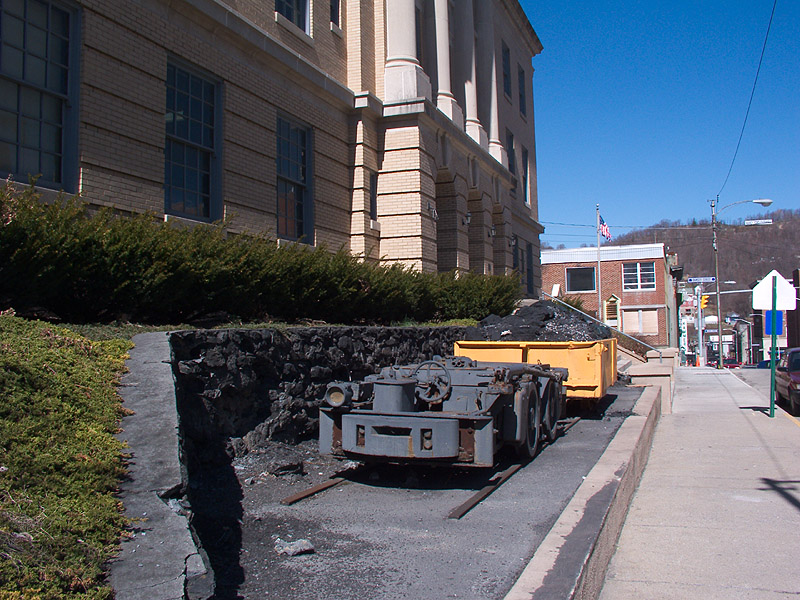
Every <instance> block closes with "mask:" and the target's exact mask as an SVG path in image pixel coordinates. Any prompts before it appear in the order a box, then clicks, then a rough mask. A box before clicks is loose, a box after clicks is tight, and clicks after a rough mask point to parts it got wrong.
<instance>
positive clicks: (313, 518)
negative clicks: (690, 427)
mask: <svg viewBox="0 0 800 600" xmlns="http://www.w3.org/2000/svg"><path fill="white" fill-rule="evenodd" d="M640 393H641V388H636V387H626V386H623V385H617V386H614V387H613V388H611V390H609V396H608V397H607V398H606V401H605V403H604V404H601V405H600V406H599V407H597V408H596V409H595V410H594V411H593V412H590V413H585V414H583V415H582V419H581V420H580V421H579V422H578V423H577V424H576V425H574V426H573V427H572V428H570V429H569V430H568V431H567V432H566V433H565V434H564V435H563V436H561V437H560V438H559V439H558V440H556V442H555V443H554V444H552V445H550V446H547V447H545V448H544V450H543V451H542V453H541V454H540V455H539V456H538V457H537V458H536V459H535V460H534V461H533V462H531V463H530V464H528V465H526V466H525V467H524V468H523V469H521V470H520V471H518V472H517V473H516V474H515V475H514V476H513V477H512V478H511V479H510V480H509V481H508V482H506V483H505V484H504V485H503V486H502V487H501V488H500V489H498V490H497V491H496V492H495V493H494V494H492V495H491V496H490V497H489V498H488V499H486V500H484V502H483V503H481V504H480V505H478V506H477V507H476V508H474V509H473V510H472V511H471V512H469V513H468V514H467V515H466V516H465V517H464V518H462V519H461V520H451V519H448V518H447V514H448V513H449V512H450V510H452V509H453V508H455V507H456V506H458V505H459V504H461V503H462V502H464V501H465V500H467V499H468V498H469V497H470V496H471V495H472V494H473V493H474V492H475V491H476V490H478V489H480V487H482V486H483V485H484V484H485V483H486V482H487V481H488V479H490V478H491V477H492V476H493V474H494V473H486V472H483V471H480V470H462V471H456V470H449V469H443V468H439V469H431V468H422V467H420V468H416V469H409V468H402V467H383V468H373V469H371V470H363V471H360V472H354V473H358V475H357V476H356V475H353V476H352V477H351V478H350V480H349V481H348V483H346V484H343V485H341V486H338V487H336V488H333V489H330V490H327V491H325V492H323V493H321V494H319V495H317V496H315V497H313V498H309V499H307V500H304V501H302V502H300V503H298V504H295V505H293V506H283V505H281V504H280V500H281V499H282V498H285V497H287V496H289V495H292V494H294V493H296V492H298V491H301V490H304V489H306V488H308V487H310V486H312V485H315V484H316V483H319V482H321V481H324V480H327V479H328V478H329V477H330V476H331V475H333V474H334V473H335V472H336V471H338V470H340V469H341V468H342V467H343V466H344V464H343V463H341V462H339V461H335V460H332V459H330V458H329V457H325V456H320V455H319V454H318V452H317V450H316V444H315V443H314V442H305V443H303V444H301V445H299V446H284V445H280V444H272V445H270V446H268V447H265V448H263V449H261V450H259V451H258V452H253V453H250V454H248V455H246V456H243V457H240V458H236V459H234V461H233V462H232V464H230V465H226V466H224V467H219V468H218V469H216V470H206V471H205V472H204V476H203V481H198V480H194V481H192V483H191V484H190V485H192V487H193V497H194V499H193V508H194V511H195V517H194V525H195V527H196V530H197V531H198V534H199V537H200V539H201V541H202V543H203V545H204V547H205V550H206V551H207V552H208V554H209V556H210V559H211V563H212V565H213V567H214V569H215V572H216V574H217V582H218V586H217V597H218V598H246V599H251V598H252V599H256V598H281V599H283V598H286V599H316V598H320V599H322V598H324V599H326V600H327V599H337V600H349V599H359V600H362V599H364V598H382V599H387V600H392V599H405V598H423V597H425V598H467V599H473V600H474V599H483V598H501V597H502V596H503V595H504V594H505V592H506V591H507V590H508V589H509V588H510V586H511V585H512V583H513V582H514V580H515V579H516V577H517V576H518V574H519V573H520V572H521V570H522V569H523V568H524V566H525V564H527V561H528V560H529V559H530V557H531V556H532V555H533V552H534V550H535V549H536V547H537V546H538V544H539V543H540V542H541V540H542V539H543V538H544V536H545V535H546V533H547V531H548V530H549V529H550V527H551V526H552V524H553V523H554V522H555V520H556V518H557V517H558V515H559V514H560V513H561V511H562V510H563V508H564V506H566V504H567V502H568V501H569V499H570V498H571V497H572V494H573V493H574V491H575V489H577V487H578V486H579V485H580V483H581V481H582V478H583V477H584V476H585V475H586V474H587V473H588V472H589V470H590V469H591V467H592V466H593V465H594V463H595V462H596V460H597V458H598V457H599V456H600V454H602V452H603V450H604V449H605V447H606V445H607V444H608V442H609V441H610V440H611V438H612V437H613V435H614V434H615V433H616V431H617V429H618V427H619V426H620V424H621V423H622V421H623V420H624V419H625V417H626V416H627V415H628V414H630V409H631V408H632V406H633V404H634V403H635V401H636V400H637V399H638V397H639V395H640ZM299 465H302V474H301V473H298V472H297V470H298V466H299ZM502 466H505V465H501V467H502ZM278 538H280V539H281V540H283V541H287V542H293V541H297V540H301V539H306V540H308V541H310V542H311V544H313V546H314V548H315V552H314V553H311V554H300V555H297V556H287V555H285V554H278V553H277V552H276V550H275V542H276V540H277V539H278Z"/></svg>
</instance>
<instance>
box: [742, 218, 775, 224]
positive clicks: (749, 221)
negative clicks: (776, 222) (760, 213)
mask: <svg viewBox="0 0 800 600" xmlns="http://www.w3.org/2000/svg"><path fill="white" fill-rule="evenodd" d="M744 224H745V225H772V219H747V220H746V221H745V222H744Z"/></svg>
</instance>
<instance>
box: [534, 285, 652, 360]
mask: <svg viewBox="0 0 800 600" xmlns="http://www.w3.org/2000/svg"><path fill="white" fill-rule="evenodd" d="M542 295H543V296H547V297H548V298H550V300H555V301H556V302H558V303H559V304H563V305H564V306H566V307H567V308H569V309H571V310H574V311H575V312H577V313H580V314H582V315H583V316H584V317H587V318H589V319H591V320H592V321H594V322H595V323H600V325H603V326H605V327H608V328H609V329H613V330H614V331H616V332H617V333H618V334H620V335H623V336H625V337H626V338H628V339H630V340H633V341H634V342H638V343H640V344H641V345H642V346H647V347H648V348H650V350H654V351H656V352H658V362H663V360H664V357H663V355H662V354H661V350H659V349H658V348H655V347H653V346H651V345H650V344H648V343H647V342H643V341H642V340H640V339H638V338H635V337H633V336H632V335H628V334H627V333H623V332H622V331H620V330H619V329H617V328H616V327H613V326H611V325H609V324H607V323H603V322H602V321H601V320H600V319H598V318H596V317H593V316H592V315H589V314H586V313H585V312H583V311H582V310H579V309H577V308H575V307H574V306H572V305H571V304H567V303H566V302H564V301H563V300H559V299H558V298H556V297H555V296H551V295H550V294H548V293H547V292H542Z"/></svg>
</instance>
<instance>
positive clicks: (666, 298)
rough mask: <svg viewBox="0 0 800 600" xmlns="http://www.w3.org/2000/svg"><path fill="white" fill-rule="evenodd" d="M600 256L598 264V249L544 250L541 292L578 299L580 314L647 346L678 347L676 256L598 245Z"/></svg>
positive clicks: (640, 247) (657, 248)
mask: <svg viewBox="0 0 800 600" xmlns="http://www.w3.org/2000/svg"><path fill="white" fill-rule="evenodd" d="M599 254H600V256H599V261H598V250H597V248H572V249H565V250H543V251H542V289H543V290H544V291H545V292H547V293H548V294H551V295H553V296H573V297H575V298H579V299H580V300H581V301H582V304H583V307H584V311H585V312H587V313H589V314H594V315H596V316H597V318H598V319H600V320H602V321H603V322H604V323H606V324H607V325H609V326H611V327H615V328H617V329H619V330H620V331H622V332H623V333H626V334H628V335H631V336H634V337H636V338H638V339H640V340H642V341H643V342H645V343H647V344H650V345H651V346H655V347H665V346H672V347H677V346H678V317H677V311H676V293H675V292H676V284H675V279H676V277H675V276H673V273H674V271H675V267H677V256H675V255H674V254H668V253H667V252H666V251H665V248H664V244H637V245H630V246H601V247H600V253H599ZM598 263H599V267H600V271H599V274H600V277H599V280H598V277H597V275H598ZM598 288H599V289H598ZM598 298H602V306H600V307H598ZM598 308H599V310H598Z"/></svg>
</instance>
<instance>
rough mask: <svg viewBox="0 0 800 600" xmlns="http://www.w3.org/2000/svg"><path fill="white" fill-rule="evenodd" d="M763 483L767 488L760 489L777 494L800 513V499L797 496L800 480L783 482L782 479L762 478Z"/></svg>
mask: <svg viewBox="0 0 800 600" xmlns="http://www.w3.org/2000/svg"><path fill="white" fill-rule="evenodd" d="M761 481H763V482H764V484H765V485H766V486H767V487H765V488H760V489H761V490H762V491H772V492H777V493H778V494H779V495H780V496H781V497H782V498H783V499H784V500H786V501H787V502H788V503H789V504H791V505H792V506H794V507H795V508H796V509H797V510H799V511H800V498H798V497H797V496H796V492H797V491H798V489H800V487H798V485H797V484H800V480H795V481H781V480H780V479H770V478H769V477H762V478H761ZM792 492H795V494H793V493H792Z"/></svg>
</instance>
